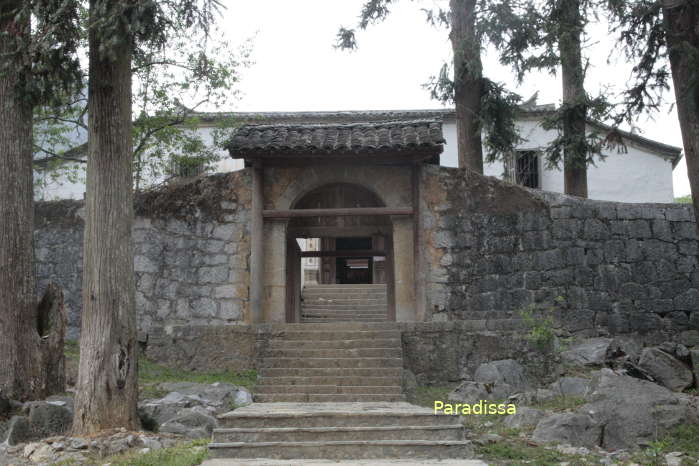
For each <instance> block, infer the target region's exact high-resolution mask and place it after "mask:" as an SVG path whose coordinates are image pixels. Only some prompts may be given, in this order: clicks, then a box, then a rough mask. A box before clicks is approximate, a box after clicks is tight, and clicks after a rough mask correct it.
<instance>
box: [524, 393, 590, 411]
mask: <svg viewBox="0 0 699 466" xmlns="http://www.w3.org/2000/svg"><path fill="white" fill-rule="evenodd" d="M585 403H587V401H585V399H584V398H580V397H577V396H567V395H560V396H556V397H554V398H551V399H550V400H546V401H540V402H537V403H534V404H533V405H532V406H533V407H535V408H539V409H545V410H547V411H568V410H571V409H575V408H579V407H580V406H582V405H584V404H585Z"/></svg>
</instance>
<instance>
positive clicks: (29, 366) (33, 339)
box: [0, 0, 45, 400]
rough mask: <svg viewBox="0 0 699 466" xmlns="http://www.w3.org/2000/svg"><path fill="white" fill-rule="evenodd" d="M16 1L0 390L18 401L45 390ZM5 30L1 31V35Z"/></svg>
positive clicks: (0, 119)
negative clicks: (37, 319)
mask: <svg viewBox="0 0 699 466" xmlns="http://www.w3.org/2000/svg"><path fill="white" fill-rule="evenodd" d="M21 3H22V2H21V1H18V0H15V1H4V2H2V6H0V31H2V33H3V35H2V36H0V59H1V60H10V61H13V62H14V63H7V62H5V63H3V65H8V66H7V68H6V71H5V73H4V75H3V76H0V393H1V394H2V395H3V396H5V397H9V398H15V399H19V400H29V399H38V398H41V397H43V396H44V395H45V383H44V380H43V378H42V373H41V354H40V349H39V334H38V333H37V331H36V283H35V277H34V268H33V261H34V249H33V241H32V240H33V235H34V186H33V173H32V108H31V105H29V103H28V100H27V99H25V98H23V97H22V96H21V95H20V93H19V92H18V89H17V84H18V82H20V81H21V80H24V79H28V77H27V76H22V75H21V71H20V68H21V63H20V59H19V58H17V55H15V54H14V52H15V51H16V50H17V47H18V46H19V45H18V40H17V39H19V38H20V37H21V36H22V35H25V34H28V33H29V23H28V21H27V22H25V23H23V24H18V23H16V22H15V20H14V15H12V14H11V12H12V11H13V10H15V9H16V8H17V7H19V6H20V5H21ZM5 34H7V35H5Z"/></svg>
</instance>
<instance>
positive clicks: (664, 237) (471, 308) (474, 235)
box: [422, 167, 699, 340]
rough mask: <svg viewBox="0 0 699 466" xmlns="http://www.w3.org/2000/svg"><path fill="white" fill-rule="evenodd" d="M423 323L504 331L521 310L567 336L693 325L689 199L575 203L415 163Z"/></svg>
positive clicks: (696, 248)
mask: <svg viewBox="0 0 699 466" xmlns="http://www.w3.org/2000/svg"><path fill="white" fill-rule="evenodd" d="M423 183H424V186H425V189H424V192H425V196H424V199H423V204H422V212H423V217H424V219H423V224H424V225H425V235H424V236H425V241H426V248H425V254H426V256H427V258H426V259H427V260H426V263H427V265H428V270H427V274H426V286H427V290H428V291H427V296H428V304H429V305H430V306H429V309H428V311H429V312H428V314H430V316H429V317H428V320H432V321H458V320H468V321H474V322H478V323H480V324H481V326H482V328H483V329H488V330H493V331H495V330H507V328H505V327H504V326H506V325H512V320H513V319H517V318H518V317H519V315H520V311H521V310H523V309H525V308H527V307H528V306H532V305H533V306H535V307H536V308H537V309H551V310H553V311H554V314H555V315H557V317H558V318H559V319H558V320H559V322H562V323H563V324H564V325H565V326H566V328H567V329H568V330H569V331H571V332H572V333H576V334H583V335H584V334H588V335H598V334H601V333H602V334H603V333H612V334H623V333H642V334H648V335H651V334H652V335H655V336H654V337H653V338H654V339H657V340H662V339H664V338H666V337H668V336H672V335H677V334H681V333H682V332H687V331H690V330H693V331H696V330H699V266H698V264H697V253H698V252H699V244H698V242H697V233H696V226H695V222H694V216H693V213H692V209H691V206H687V205H679V204H620V203H611V202H601V201H590V200H582V199H577V198H572V197H567V196H563V195H558V194H552V193H544V192H541V191H536V190H528V189H524V188H520V187H517V186H514V185H511V184H508V183H504V182H501V181H498V180H495V179H494V178H488V177H483V176H479V175H465V174H464V172H463V171H460V170H458V169H449V168H444V167H441V168H440V167H426V168H425V173H424V174H423Z"/></svg>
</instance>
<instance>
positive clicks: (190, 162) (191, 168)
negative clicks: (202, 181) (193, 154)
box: [171, 158, 206, 178]
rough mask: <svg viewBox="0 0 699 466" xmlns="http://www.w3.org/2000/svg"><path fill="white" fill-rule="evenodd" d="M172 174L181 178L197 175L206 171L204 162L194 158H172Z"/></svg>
mask: <svg viewBox="0 0 699 466" xmlns="http://www.w3.org/2000/svg"><path fill="white" fill-rule="evenodd" d="M171 170H172V175H173V176H177V177H182V178H189V177H193V176H199V175H201V174H202V173H204V172H206V162H205V161H204V160H201V159H196V158H174V159H173V161H172V169H171Z"/></svg>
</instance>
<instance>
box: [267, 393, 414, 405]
mask: <svg viewBox="0 0 699 466" xmlns="http://www.w3.org/2000/svg"><path fill="white" fill-rule="evenodd" d="M253 399H254V400H255V401H256V402H258V403H371V402H398V401H405V396H404V395H403V394H399V393H390V394H388V393H384V394H373V393H256V394H255V395H253Z"/></svg>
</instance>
